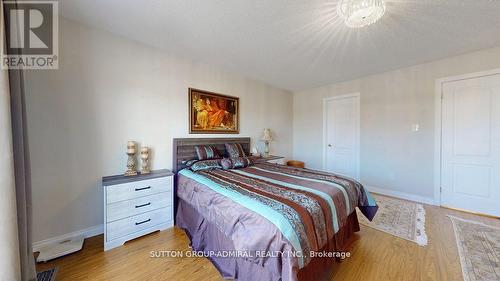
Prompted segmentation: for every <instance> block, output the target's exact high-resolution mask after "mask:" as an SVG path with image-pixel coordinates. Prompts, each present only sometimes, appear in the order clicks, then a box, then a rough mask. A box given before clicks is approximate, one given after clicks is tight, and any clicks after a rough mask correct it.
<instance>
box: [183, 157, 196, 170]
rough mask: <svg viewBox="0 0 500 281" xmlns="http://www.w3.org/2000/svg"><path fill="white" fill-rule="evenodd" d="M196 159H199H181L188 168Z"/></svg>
mask: <svg viewBox="0 0 500 281" xmlns="http://www.w3.org/2000/svg"><path fill="white" fill-rule="evenodd" d="M198 161H200V160H198V159H191V160H184V161H182V165H184V166H186V167H188V168H189V167H191V166H193V164H194V163H196V162H198Z"/></svg>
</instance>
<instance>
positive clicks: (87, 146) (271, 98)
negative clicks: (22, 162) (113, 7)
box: [26, 19, 293, 241]
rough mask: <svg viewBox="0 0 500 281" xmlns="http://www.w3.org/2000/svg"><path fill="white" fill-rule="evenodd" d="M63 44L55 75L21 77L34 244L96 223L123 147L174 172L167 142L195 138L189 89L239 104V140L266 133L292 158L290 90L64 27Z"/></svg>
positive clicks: (123, 159) (122, 162)
mask: <svg viewBox="0 0 500 281" xmlns="http://www.w3.org/2000/svg"><path fill="white" fill-rule="evenodd" d="M59 38H60V67H59V70H55V71H48V70H47V71H31V72H28V73H27V75H26V81H27V93H28V96H27V111H28V125H29V134H30V149H31V161H32V168H33V206H34V241H40V240H42V239H47V238H51V237H54V236H56V235H61V234H65V233H69V232H72V231H77V230H80V229H84V228H88V227H92V226H95V225H99V224H102V220H103V218H102V213H103V207H102V206H103V202H102V190H101V188H100V187H99V184H100V179H101V177H102V176H104V175H111V174H120V173H122V172H124V170H125V164H126V155H125V148H126V147H125V146H126V142H127V141H128V140H136V141H138V142H140V143H142V144H145V145H148V146H151V147H153V149H154V152H153V157H154V159H153V164H152V165H153V168H154V169H159V168H171V165H172V164H171V162H172V138H174V137H189V136H191V137H193V135H189V134H188V112H187V109H188V98H187V89H188V87H196V88H200V89H206V90H210V91H215V92H220V93H224V94H228V95H233V96H238V97H240V104H241V106H240V111H241V134H240V136H250V137H252V139H253V141H255V140H256V139H257V138H259V137H260V136H261V133H262V130H263V129H264V128H265V127H269V128H271V129H272V130H273V132H274V133H275V135H276V142H274V143H273V145H272V149H273V151H272V152H273V153H275V154H279V155H284V156H291V154H292V110H291V109H292V103H293V96H292V94H291V93H290V92H287V91H283V90H280V89H277V88H274V87H271V86H269V85H265V84H262V83H259V82H256V81H253V80H249V79H245V78H243V77H241V76H238V75H235V74H233V73H231V72H228V71H222V70H220V69H217V68H214V67H210V66H207V65H204V64H201V63H197V62H193V61H189V60H186V59H181V58H178V57H174V56H171V55H169V54H167V53H165V52H162V51H161V50H158V49H154V48H150V47H147V46H145V45H142V44H140V43H136V42H133V41H130V40H127V39H124V38H121V37H117V36H115V35H112V34H110V33H106V32H103V31H99V30H96V29H92V28H89V27H87V26H84V25H80V24H77V23H76V22H73V21H69V20H66V19H61V22H60V37H59ZM211 136H212V137H213V135H211ZM232 136H234V135H232ZM256 144H257V145H259V147H262V146H261V143H260V142H256Z"/></svg>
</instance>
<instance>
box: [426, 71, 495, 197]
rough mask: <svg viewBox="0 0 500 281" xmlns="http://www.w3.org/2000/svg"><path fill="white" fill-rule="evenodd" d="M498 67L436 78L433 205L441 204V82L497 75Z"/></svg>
mask: <svg viewBox="0 0 500 281" xmlns="http://www.w3.org/2000/svg"><path fill="white" fill-rule="evenodd" d="M499 74H500V68H497V69H492V70H486V71H480V72H474V73H468V74H463V75H457V76H449V77H444V78H440V79H437V80H436V88H435V96H434V101H435V108H434V116H435V120H434V121H435V122H434V124H435V125H434V203H435V205H438V206H441V203H442V201H441V175H442V171H441V170H442V158H443V155H442V146H443V142H442V134H443V128H442V125H443V113H442V107H443V84H444V83H449V82H456V81H462V80H468V79H472V78H481V77H487V76H493V75H499Z"/></svg>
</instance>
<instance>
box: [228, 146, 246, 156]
mask: <svg viewBox="0 0 500 281" xmlns="http://www.w3.org/2000/svg"><path fill="white" fill-rule="evenodd" d="M224 146H225V147H226V151H227V155H228V156H229V157H230V158H237V157H246V155H245V151H244V150H243V147H242V146H241V144H239V143H226V144H224Z"/></svg>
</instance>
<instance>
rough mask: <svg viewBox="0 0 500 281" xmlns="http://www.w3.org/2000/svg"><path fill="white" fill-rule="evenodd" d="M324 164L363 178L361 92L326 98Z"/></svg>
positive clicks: (345, 173) (342, 173)
mask: <svg viewBox="0 0 500 281" xmlns="http://www.w3.org/2000/svg"><path fill="white" fill-rule="evenodd" d="M323 124H324V143H323V145H324V149H323V151H324V156H323V159H324V160H323V168H324V169H325V170H327V171H329V172H332V173H336V174H341V175H345V176H348V177H350V178H353V179H359V94H352V95H345V96H339V97H333V98H327V99H325V100H324V120H323Z"/></svg>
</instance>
